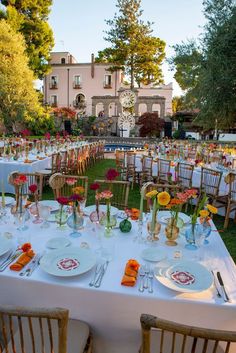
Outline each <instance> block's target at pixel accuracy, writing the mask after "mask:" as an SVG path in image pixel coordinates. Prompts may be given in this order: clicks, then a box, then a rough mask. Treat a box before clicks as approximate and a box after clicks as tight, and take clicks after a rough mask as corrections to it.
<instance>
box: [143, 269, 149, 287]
mask: <svg viewBox="0 0 236 353" xmlns="http://www.w3.org/2000/svg"><path fill="white" fill-rule="evenodd" d="M144 272H145V277H144V284H143V288H145V289H147V288H148V275H149V266H148V265H145V266H144Z"/></svg>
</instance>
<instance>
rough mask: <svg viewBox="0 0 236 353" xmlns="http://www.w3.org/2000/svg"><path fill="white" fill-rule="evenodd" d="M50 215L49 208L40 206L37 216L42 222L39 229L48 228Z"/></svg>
mask: <svg viewBox="0 0 236 353" xmlns="http://www.w3.org/2000/svg"><path fill="white" fill-rule="evenodd" d="M50 213H51V208H50V207H49V206H40V207H39V215H40V217H41V218H42V220H43V223H42V224H41V226H40V228H42V229H46V228H49V227H50V225H49V223H48V221H47V220H48V218H49V216H50Z"/></svg>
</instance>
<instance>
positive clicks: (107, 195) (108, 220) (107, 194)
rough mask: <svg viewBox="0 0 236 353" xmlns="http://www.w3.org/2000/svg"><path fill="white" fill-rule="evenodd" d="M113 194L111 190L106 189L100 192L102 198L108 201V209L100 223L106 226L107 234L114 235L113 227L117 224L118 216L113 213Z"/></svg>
mask: <svg viewBox="0 0 236 353" xmlns="http://www.w3.org/2000/svg"><path fill="white" fill-rule="evenodd" d="M112 197H113V194H112V192H111V191H110V190H104V191H102V192H101V193H100V194H99V198H100V199H104V200H105V201H106V205H107V210H106V215H105V216H104V217H103V218H102V219H101V220H100V223H101V224H102V225H104V226H105V230H106V231H105V236H106V237H111V236H112V228H113V227H115V225H116V218H115V217H114V216H112V215H111V198H112Z"/></svg>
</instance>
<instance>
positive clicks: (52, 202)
mask: <svg viewBox="0 0 236 353" xmlns="http://www.w3.org/2000/svg"><path fill="white" fill-rule="evenodd" d="M39 204H40V205H43V206H49V207H50V208H51V212H54V211H57V210H59V207H60V205H59V203H58V202H57V201H56V200H42V201H39Z"/></svg>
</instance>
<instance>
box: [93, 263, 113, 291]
mask: <svg viewBox="0 0 236 353" xmlns="http://www.w3.org/2000/svg"><path fill="white" fill-rule="evenodd" d="M108 265H109V261H106V262H105V263H103V264H101V263H98V264H97V266H96V268H95V272H94V275H93V278H92V280H91V282H90V283H89V286H90V287H95V288H99V287H100V286H101V284H102V280H103V277H104V275H105V272H106V270H107V267H108Z"/></svg>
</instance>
